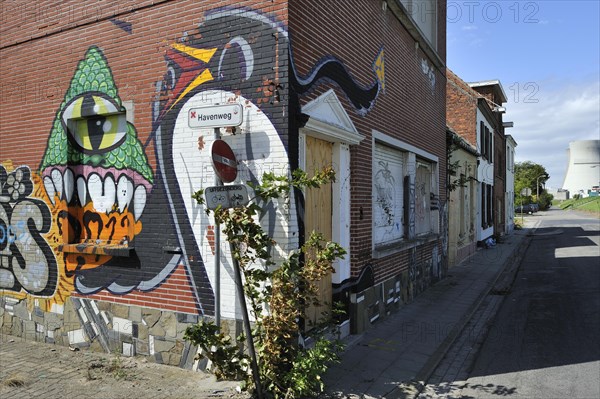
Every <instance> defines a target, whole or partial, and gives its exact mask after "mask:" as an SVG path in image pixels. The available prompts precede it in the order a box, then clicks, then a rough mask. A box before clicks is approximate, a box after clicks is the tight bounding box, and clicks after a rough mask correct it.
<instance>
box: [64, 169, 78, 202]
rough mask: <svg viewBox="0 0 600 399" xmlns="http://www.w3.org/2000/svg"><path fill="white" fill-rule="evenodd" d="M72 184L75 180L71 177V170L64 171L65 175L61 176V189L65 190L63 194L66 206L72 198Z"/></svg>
mask: <svg viewBox="0 0 600 399" xmlns="http://www.w3.org/2000/svg"><path fill="white" fill-rule="evenodd" d="M74 182H75V178H74V177H73V171H72V170H71V169H67V170H65V174H64V176H63V188H64V190H65V191H64V193H65V198H66V200H67V204H68V203H69V202H71V198H73V189H74Z"/></svg>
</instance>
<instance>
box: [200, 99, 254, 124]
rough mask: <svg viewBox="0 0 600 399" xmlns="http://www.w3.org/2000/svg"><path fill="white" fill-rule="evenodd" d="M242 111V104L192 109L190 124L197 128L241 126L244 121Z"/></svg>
mask: <svg viewBox="0 0 600 399" xmlns="http://www.w3.org/2000/svg"><path fill="white" fill-rule="evenodd" d="M242 111H243V110H242V104H237V103H236V104H223V105H210V106H207V107H200V108H190V110H189V111H188V124H189V126H190V127H196V128H207V127H228V126H239V125H241V124H242V122H243V119H244V113H243V112H242Z"/></svg>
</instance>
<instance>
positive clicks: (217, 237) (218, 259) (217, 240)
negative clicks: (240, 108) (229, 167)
mask: <svg viewBox="0 0 600 399" xmlns="http://www.w3.org/2000/svg"><path fill="white" fill-rule="evenodd" d="M214 132H215V140H219V139H220V138H221V137H220V136H221V132H220V128H218V127H216V128H215V130H214ZM222 185H223V182H221V179H220V178H219V175H218V174H215V186H222ZM215 324H216V326H217V328H218V329H219V331H220V330H221V223H219V222H217V221H216V220H215Z"/></svg>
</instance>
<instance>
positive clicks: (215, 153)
mask: <svg viewBox="0 0 600 399" xmlns="http://www.w3.org/2000/svg"><path fill="white" fill-rule="evenodd" d="M226 107H231V108H226ZM188 117H189V119H188V121H189V125H190V127H214V134H215V141H214V142H213V143H212V146H211V150H210V151H211V159H212V165H213V169H214V170H215V174H216V176H215V186H214V187H207V188H206V189H205V190H204V198H205V201H206V205H207V207H208V208H209V209H216V208H218V207H219V206H220V207H221V208H235V207H238V206H243V205H246V204H247V203H248V201H249V199H248V189H247V188H246V186H244V185H241V184H234V185H229V186H224V185H223V182H225V183H231V182H233V181H235V179H236V178H237V160H236V158H235V154H234V153H233V150H232V149H231V147H229V144H227V143H226V142H225V141H223V140H221V139H220V136H221V134H220V133H221V132H220V128H221V127H223V126H238V125H241V123H242V106H241V105H240V104H228V105H224V106H211V107H204V108H192V109H190V110H189V114H188ZM213 123H214V124H213ZM229 245H230V248H231V253H232V254H233V252H234V251H233V248H232V247H231V246H232V244H231V243H229ZM220 262H221V226H220V224H219V222H217V221H215V324H216V325H217V327H219V328H220V325H221V298H220V297H221V267H220ZM232 262H233V269H234V277H235V285H236V287H237V289H236V292H237V295H238V300H239V302H240V307H241V310H242V315H243V324H244V330H245V331H244V332H245V335H246V343H247V344H248V352H249V353H250V363H251V367H252V376H253V378H254V385H256V393H257V395H258V399H262V398H263V395H262V387H261V383H260V374H259V370H258V363H257V361H256V352H255V349H254V339H253V337H252V329H251V326H250V317H249V316H248V308H247V306H246V296H245V294H244V286H243V283H242V276H241V272H240V266H239V264H238V261H237V259H235V257H232Z"/></svg>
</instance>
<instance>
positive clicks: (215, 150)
mask: <svg viewBox="0 0 600 399" xmlns="http://www.w3.org/2000/svg"><path fill="white" fill-rule="evenodd" d="M210 153H211V156H212V165H213V168H214V170H215V173H216V174H217V176H219V178H220V179H221V181H222V182H223V183H231V182H232V181H234V180H235V178H236V177H237V160H236V159H235V154H234V153H233V150H232V149H231V147H229V144H227V143H226V142H224V141H223V140H215V141H213V143H212V146H211V149H210Z"/></svg>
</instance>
